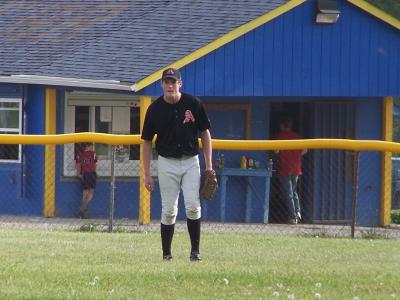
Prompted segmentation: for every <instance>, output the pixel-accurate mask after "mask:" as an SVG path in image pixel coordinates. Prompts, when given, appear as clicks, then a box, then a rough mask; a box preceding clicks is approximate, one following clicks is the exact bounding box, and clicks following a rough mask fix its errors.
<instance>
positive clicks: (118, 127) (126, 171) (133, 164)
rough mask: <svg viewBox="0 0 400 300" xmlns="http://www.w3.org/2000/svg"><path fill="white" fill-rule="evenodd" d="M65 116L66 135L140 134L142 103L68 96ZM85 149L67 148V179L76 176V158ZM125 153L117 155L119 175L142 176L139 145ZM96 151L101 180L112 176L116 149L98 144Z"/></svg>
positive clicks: (126, 147)
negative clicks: (112, 164) (87, 133)
mask: <svg viewBox="0 0 400 300" xmlns="http://www.w3.org/2000/svg"><path fill="white" fill-rule="evenodd" d="M64 116H65V122H64V131H65V133H74V132H99V133H111V134H139V132H140V108H139V99H138V97H136V96H132V95H120V94H108V93H86V92H68V93H66V96H65V115H64ZM81 147H82V146H81V144H67V145H65V146H64V170H63V172H64V176H75V175H76V165H75V157H76V154H77V152H78V151H80V150H81ZM121 149H122V150H124V151H117V154H118V155H117V156H116V161H115V165H114V171H115V175H116V176H139V166H140V148H139V145H121ZM121 149H120V150H121ZM94 150H95V152H96V155H97V158H98V162H97V174H98V176H110V175H111V156H112V146H111V145H106V144H95V145H94ZM119 154H121V155H119Z"/></svg>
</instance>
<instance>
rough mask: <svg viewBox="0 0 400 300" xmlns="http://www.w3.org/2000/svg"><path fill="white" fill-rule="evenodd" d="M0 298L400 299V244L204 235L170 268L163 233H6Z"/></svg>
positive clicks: (180, 240) (178, 252)
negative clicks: (192, 257) (198, 257)
mask: <svg viewBox="0 0 400 300" xmlns="http://www.w3.org/2000/svg"><path fill="white" fill-rule="evenodd" d="M0 239H1V240H0V253H1V260H0V270H1V271H0V299H400V284H399V283H400V241H399V240H385V239H373V240H368V239H355V240H351V239H333V238H312V237H275V236H274V237H271V236H265V235H261V234H257V235H256V234H254V235H246V234H210V233H207V234H203V236H202V242H201V248H202V255H203V258H204V260H203V261H202V262H200V263H193V262H189V238H188V235H187V234H186V233H177V234H175V237H174V242H173V255H174V260H173V261H172V262H163V261H162V260H161V251H160V238H159V234H158V233H147V234H146V233H112V234H110V233H101V232H66V231H39V230H36V231H35V230H31V231H28V230H10V229H7V230H6V229H3V230H2V231H1V232H0Z"/></svg>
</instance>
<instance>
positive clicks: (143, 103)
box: [139, 96, 151, 224]
mask: <svg viewBox="0 0 400 300" xmlns="http://www.w3.org/2000/svg"><path fill="white" fill-rule="evenodd" d="M150 104H151V97H149V96H140V132H142V130H143V124H144V117H145V116H146V111H147V109H148V108H149V105H150ZM142 157H143V144H140V180H139V194H140V197H139V224H150V192H149V191H148V190H147V189H146V188H145V187H144V185H143V182H144V165H143V159H142Z"/></svg>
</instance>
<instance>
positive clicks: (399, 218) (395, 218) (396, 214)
mask: <svg viewBox="0 0 400 300" xmlns="http://www.w3.org/2000/svg"><path fill="white" fill-rule="evenodd" d="M392 223H394V224H400V209H398V210H392Z"/></svg>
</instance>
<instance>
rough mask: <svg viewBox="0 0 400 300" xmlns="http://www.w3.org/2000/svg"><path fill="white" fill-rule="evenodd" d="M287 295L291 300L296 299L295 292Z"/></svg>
mask: <svg viewBox="0 0 400 300" xmlns="http://www.w3.org/2000/svg"><path fill="white" fill-rule="evenodd" d="M287 297H288V299H290V300H294V299H295V297H294V294H289V295H288V296H287Z"/></svg>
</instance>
